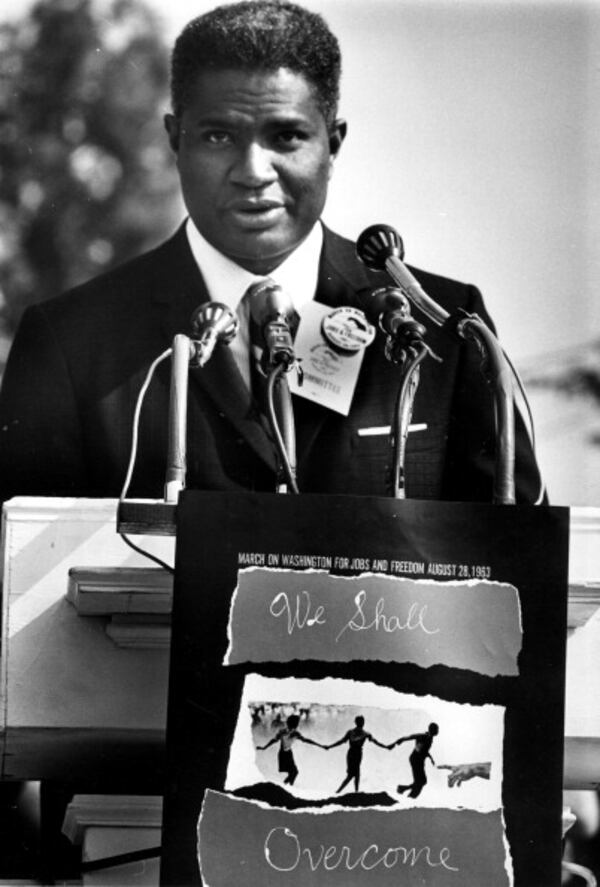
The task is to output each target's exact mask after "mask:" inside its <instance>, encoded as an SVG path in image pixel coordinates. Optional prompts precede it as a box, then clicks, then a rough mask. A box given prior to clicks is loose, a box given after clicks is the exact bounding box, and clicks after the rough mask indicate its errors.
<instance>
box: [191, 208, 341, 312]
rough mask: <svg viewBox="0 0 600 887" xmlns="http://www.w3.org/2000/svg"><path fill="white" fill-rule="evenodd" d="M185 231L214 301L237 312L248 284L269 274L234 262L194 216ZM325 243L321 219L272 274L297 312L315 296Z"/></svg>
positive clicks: (270, 275) (271, 276)
mask: <svg viewBox="0 0 600 887" xmlns="http://www.w3.org/2000/svg"><path fill="white" fill-rule="evenodd" d="M185 230H186V234H187V238H188V242H189V245H190V249H191V251H192V255H193V256H194V259H195V261H196V264H197V265H198V267H199V269H200V272H201V274H202V276H203V278H204V282H205V284H206V288H207V290H208V294H209V296H210V298H211V300H212V301H214V302H224V303H225V304H226V305H227V306H228V307H229V308H231V309H232V311H235V309H236V308H237V305H238V303H239V301H240V299H241V298H242V296H243V295H244V293H245V292H246V290H247V289H248V287H249V286H250V285H251V284H253V283H256V281H257V280H264V279H265V277H266V276H267V275H264V274H263V275H257V274H252V273H251V272H250V271H246V269H245V268H242V267H241V266H240V265H237V264H236V263H235V262H232V260H231V259H228V258H227V256H224V255H223V254H222V253H220V252H219V251H218V250H217V249H215V247H214V246H212V245H211V244H210V243H209V242H208V241H207V240H206V238H205V237H203V236H202V234H200V232H199V231H198V229H197V227H196V225H195V224H194V222H193V221H192V219H191V218H188V220H187V223H186V229H185ZM322 245H323V229H322V226H321V224H320V223H319V222H317V223H316V224H315V225H314V226H313V228H312V230H311V231H310V233H309V234H308V236H307V237H306V238H305V239H304V240H303V241H302V243H301V244H300V245H299V246H297V247H296V249H295V250H294V252H293V253H292V254H291V255H289V256H288V257H287V259H285V261H284V262H282V263H281V265H279V267H278V268H275V270H274V271H272V272H271V274H269V275H268V277H270V278H271V279H272V280H274V281H275V283H277V284H279V286H280V287H281V288H282V290H283V291H284V292H285V293H286V294H287V295H288V296H289V298H290V299H291V300H292V303H293V305H294V308H295V309H296V311H299V309H300V308H301V307H302V305H304V304H306V303H307V302H310V301H311V300H312V299H313V298H314V295H315V292H316V289H317V280H318V276H319V260H320V257H321V248H322Z"/></svg>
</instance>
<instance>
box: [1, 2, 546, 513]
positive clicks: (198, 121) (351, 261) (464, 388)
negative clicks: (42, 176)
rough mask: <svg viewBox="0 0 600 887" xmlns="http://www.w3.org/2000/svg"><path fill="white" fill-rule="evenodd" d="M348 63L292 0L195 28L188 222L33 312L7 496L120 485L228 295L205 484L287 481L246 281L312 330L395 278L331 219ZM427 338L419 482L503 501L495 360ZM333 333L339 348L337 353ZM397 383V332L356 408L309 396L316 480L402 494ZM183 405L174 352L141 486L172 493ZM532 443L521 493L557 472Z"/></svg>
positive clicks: (134, 490) (199, 440) (190, 54)
mask: <svg viewBox="0 0 600 887" xmlns="http://www.w3.org/2000/svg"><path fill="white" fill-rule="evenodd" d="M340 69H341V63H340V52H339V47H338V43H337V40H336V38H335V37H334V36H333V35H332V34H331V32H330V31H329V29H328V28H327V26H326V24H325V23H324V21H323V20H322V18H321V17H320V16H319V15H315V14H313V13H311V12H308V11H307V10H305V9H303V8H301V7H299V6H296V5H294V4H291V3H283V2H277V0H257V2H243V3H236V4H232V5H225V6H222V7H219V8H217V9H215V10H213V11H212V12H209V13H207V14H206V15H203V16H201V17H199V18H197V19H195V20H194V21H192V22H190V23H189V24H188V25H187V27H186V28H185V29H184V30H183V32H182V34H181V35H180V36H179V38H178V40H177V42H176V44H175V48H174V52H173V58H172V113H170V114H168V115H166V117H165V126H166V130H167V134H168V138H169V142H170V145H171V147H172V149H173V152H174V155H175V158H176V162H177V166H178V170H179V174H180V179H181V188H182V193H183V197H184V201H185V204H186V207H187V211H188V213H189V218H188V219H187V220H186V221H185V222H184V223H183V225H182V226H181V228H180V229H179V230H178V231H177V232H176V233H175V235H174V236H173V237H172V238H171V239H170V240H168V241H167V242H166V243H164V244H162V245H161V246H159V247H158V248H156V249H154V250H152V251H151V252H149V253H147V254H145V255H142V256H140V257H139V258H137V259H135V260H134V261H132V262H129V263H127V264H125V265H123V266H121V267H120V268H117V269H116V270H114V271H112V272H110V273H108V274H105V275H103V276H101V277H98V278H95V279H94V280H91V281H90V282H88V283H86V284H84V285H82V286H80V287H77V288H76V289H74V290H72V291H70V292H68V293H66V294H64V295H62V296H59V297H58V298H56V299H54V300H50V301H49V302H46V303H43V304H41V305H37V306H34V307H32V308H30V309H29V310H28V311H27V312H26V313H25V315H24V317H23V321H22V324H21V327H20V329H19V331H18V333H17V336H16V338H15V341H14V344H13V348H12V352H11V355H10V358H9V362H8V366H7V369H6V375H5V379H4V385H3V389H2V393H1V398H0V484H1V487H0V495H1V497H2V498H3V499H6V498H8V497H9V496H12V495H15V494H20V495H74V496H116V495H118V494H119V491H120V489H121V486H122V484H123V479H124V477H125V473H126V468H127V463H128V459H129V450H130V441H131V431H132V424H133V415H134V409H135V403H136V399H137V396H138V393H139V390H140V387H141V385H142V383H143V380H144V377H145V375H146V373H147V370H148V367H149V366H150V365H151V364H152V362H153V361H154V360H155V359H156V358H157V356H158V355H160V354H161V353H162V352H164V351H165V349H167V348H169V347H170V345H171V343H172V341H173V337H174V335H175V334H177V333H185V334H189V332H190V317H191V315H192V314H193V312H194V311H195V309H197V308H198V306H200V305H202V304H203V303H205V302H207V301H209V300H212V301H216V302H221V303H225V304H226V305H228V306H229V307H230V308H231V310H232V311H234V312H236V313H237V315H238V318H239V321H240V325H239V331H238V334H237V336H236V338H235V339H234V341H233V342H232V343H231V345H226V344H224V343H220V344H219V345H217V347H216V348H215V351H214V354H213V356H212V358H211V360H210V361H209V362H208V363H207V365H206V366H205V367H203V368H196V369H191V371H190V374H191V378H190V389H189V406H188V454H187V461H188V472H187V486H188V487H191V488H197V489H216V490H261V491H273V490H274V489H275V484H276V478H277V455H276V451H275V447H274V444H273V441H272V439H271V436H270V433H269V430H268V427H267V425H266V423H265V422H264V417H263V416H261V408H260V404H259V400H258V397H257V392H256V389H255V387H254V386H253V372H252V349H251V337H252V333H251V326H252V324H251V318H250V314H251V305H250V304H249V298H248V297H247V296H246V294H247V293H248V291H249V290H250V291H251V292H252V291H253V290H252V287H253V286H255V285H256V284H257V283H259V282H261V281H264V280H265V278H269V279H271V280H273V281H274V282H275V283H276V284H277V285H278V286H280V287H281V290H282V291H283V292H284V293H285V294H286V298H289V299H290V300H291V302H292V303H293V306H294V310H295V312H296V313H297V315H298V316H299V318H300V326H299V328H298V336H301V335H304V334H303V333H302V330H303V328H304V330H306V328H307V324H308V320H307V317H308V316H309V315H311V312H312V310H313V307H314V304H315V303H317V304H318V305H319V306H322V312H324V314H325V315H326V316H331V315H335V312H336V311H337V310H338V309H344V310H345V311H348V310H350V309H352V311H354V312H356V311H357V310H358V309H360V308H361V306H362V304H363V302H362V301H361V294H362V293H363V292H364V291H365V290H372V289H373V288H375V287H379V286H382V285H385V284H386V283H387V282H388V280H387V277H386V275H385V274H382V273H380V272H374V271H370V270H369V269H367V268H366V267H365V266H364V265H363V264H361V262H360V261H359V260H358V258H357V257H356V252H355V247H354V244H353V243H351V242H349V241H348V240H345V239H343V238H341V237H339V236H338V235H336V234H334V233H333V232H331V231H329V230H328V229H327V228H326V227H325V226H324V225H323V224H322V223H321V221H320V217H321V213H322V211H323V207H324V204H325V200H326V196H327V189H328V183H329V180H330V178H331V175H332V173H333V170H334V166H335V161H336V158H337V156H338V154H339V151H340V149H341V147H342V144H343V141H344V138H345V136H346V128H347V127H346V123H345V121H343V120H341V119H339V118H338V116H337V104H338V96H339V79H340ZM365 174H368V164H367V163H366V162H365ZM349 199H351V195H349ZM371 221H373V220H365V223H366V224H368V223H370V222H371ZM412 270H413V273H414V275H415V276H416V277H417V279H418V280H419V282H420V283H421V285H422V286H423V288H424V289H425V290H426V292H427V293H429V294H430V295H431V296H432V298H434V299H435V300H436V301H437V302H438V303H439V304H440V305H441V306H442V307H443V308H444V309H445V310H446V311H448V312H450V313H455V312H456V311H457V310H460V309H462V310H465V311H468V312H475V313H477V314H478V315H479V316H480V317H481V318H483V319H484V320H485V321H486V322H487V323H488V324H490V325H491V321H490V319H489V316H488V315H487V312H486V310H485V308H484V306H483V302H482V299H481V296H480V294H479V292H478V290H477V289H476V288H474V287H473V286H470V285H464V284H461V283H457V282H454V281H450V280H447V279H444V278H441V277H438V276H434V275H432V274H429V273H426V272H422V271H419V270H417V269H412ZM319 310H321V309H319ZM343 314H344V311H342V315H343ZM311 316H312V315H311ZM418 319H419V320H423V318H421V317H419V318H418ZM303 325H304V327H303ZM319 330H320V328H319V329H317V330H316V332H315V333H314V336H315V337H317V338H318V336H319V335H321V333H320V332H319ZM427 342H428V344H429V346H430V347H431V348H432V350H433V351H434V352H435V353H436V354H437V355H438V356H439V357H440V358H441V359H442V362H441V363H438V362H436V361H434V360H427V361H425V363H424V364H423V365H422V369H421V381H420V387H419V389H418V392H417V396H416V401H415V406H414V414H413V422H414V424H415V426H416V427H418V428H419V429H420V430H418V431H416V430H415V431H414V433H411V434H410V435H409V440H408V447H407V454H406V493H407V496H408V497H412V498H415V497H417V498H430V499H442V498H443V499H452V500H465V501H466V500H480V501H491V500H492V488H493V474H494V444H495V440H494V438H495V429H494V415H493V405H492V399H491V397H490V392H489V390H488V388H487V385H486V382H485V380H484V378H483V376H482V374H481V371H480V367H479V362H480V359H479V356H478V354H477V353H476V349H473V347H472V346H469V345H465V344H461V343H460V342H459V341H458V340H457V341H456V342H455V341H453V340H452V339H451V338H446V337H444V336H443V335H442V334H441V333H440V332H439V331H438V330H437V329H435V328H432V329H428V332H427ZM321 344H322V345H323V343H321ZM331 344H332V343H331V342H329V343H328V342H327V341H325V340H324V345H323V347H324V349H325V351H327V349H329V352H328V353H329V354H330V356H331V355H332V354H333V356H334V357H335V353H336V352H335V348H331V347H330V346H331ZM318 345H319V343H318V342H316V344H315V348H317V346H318ZM331 359H333V358H331ZM323 368H324V372H325V371H327V369H328V366H327V363H326V362H325V363H323ZM397 388H398V368H397V366H395V365H394V364H392V363H390V362H388V361H387V360H386V357H385V355H384V349H383V335H382V334H381V333H378V334H377V337H376V339H375V341H374V342H372V343H371V344H370V345H368V347H366V348H365V349H364V355H363V359H362V363H361V365H360V370H359V372H358V373H357V375H356V378H355V379H353V380H352V383H351V384H350V386H349V390H348V391H346V395H347V399H348V401H349V405H348V407H347V409H339V408H338V407H337V405H336V404H335V403H333V404H331V403H329V402H328V403H325V402H324V401H323V400H320V399H319V398H318V397H313V398H311V397H307V396H294V398H293V401H294V415H295V424H296V430H297V453H298V486H299V489H300V491H301V492H320V493H350V494H369V495H387V494H388V493H389V490H390V462H391V459H390V445H389V438H388V435H387V434H386V433H385V429H386V426H389V425H390V420H391V417H392V415H393V410H394V402H395V399H396V395H397ZM168 402H169V369H168V364H166V363H164V364H163V365H162V366H161V367H160V369H159V371H158V373H157V375H156V377H155V379H154V380H153V382H152V384H151V386H150V388H149V392H148V396H147V398H146V401H145V404H144V407H143V410H142V413H141V419H140V430H139V452H138V459H137V463H136V469H135V472H134V475H133V478H132V484H131V488H130V495H131V496H135V497H145V498H160V497H162V490H163V484H164V478H165V460H166V452H167V438H168V428H167V417H168ZM346 413H347V415H346ZM516 438H517V442H516V490H517V501H526V502H527V501H529V502H532V501H535V500H536V498H537V497H538V493H539V486H540V480H539V475H538V471H537V467H536V465H535V459H534V457H533V454H532V452H531V448H530V446H529V442H528V439H527V435H526V433H525V431H524V428H523V426H522V423H521V422H520V420H519V418H518V417H517V435H516Z"/></svg>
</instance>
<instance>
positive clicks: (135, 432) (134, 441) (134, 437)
mask: <svg viewBox="0 0 600 887" xmlns="http://www.w3.org/2000/svg"><path fill="white" fill-rule="evenodd" d="M172 353H173V349H172V348H167V350H166V351H163V353H162V354H159V356H158V357H157V358H156V359H155V360H154V361H153V362H152V363H151V364H150V367H149V369H148V372H147V373H146V377H145V379H144V382H143V384H142V387H141V388H140V391H139V394H138V396H137V400H136V403H135V410H134V412H133V429H132V432H131V447H130V451H129V464H128V466H127V473H126V475H125V480H124V482H123V488H122V489H121V494H120V496H119V503H118V505H119V506H120V505H121V504H122V503H123V502H124V500H125V497H126V496H127V493H128V491H129V485H130V484H131V478H132V476H133V470H134V468H135V463H136V461H137V451H138V442H139V424H140V414H141V412H142V406H143V403H144V398H145V397H146V392H147V391H148V388H149V387H150V383H151V381H152V379H153V377H154V373H155V371H156V369H157V367H158V366H159V365H160V364H161V363H162V362H163V361H164V360H166V359H167V358H168V357H170V356H171V354H172ZM119 536H120V537H121V539H122V540H123V542H124V543H125V544H126V545H128V546H129V547H130V548H132V549H133V551H136V552H137V553H138V554H141V555H142V557H145V558H147V559H148V560H151V561H153V562H154V563H155V564H158V566H159V567H161V568H162V569H163V570H166V571H167V573H170V574H171V575H172V576H174V575H175V569H174V567H172V566H170V564H168V563H167V562H166V561H163V560H162V558H160V557H158V555H156V554H152V552H150V551H146V550H145V549H143V548H140V547H139V545H136V544H135V542H132V541H131V539H130V538H129V536H127V534H126V533H119Z"/></svg>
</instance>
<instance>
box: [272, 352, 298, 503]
mask: <svg viewBox="0 0 600 887" xmlns="http://www.w3.org/2000/svg"><path fill="white" fill-rule="evenodd" d="M286 371H287V370H286V366H285V364H283V363H280V364H278V365H277V366H275V367H274V368H273V369H272V370H271V371H270V372H269V375H268V377H267V406H268V418H269V424H270V426H271V431H272V433H273V437H274V438H275V443H276V445H277V451H278V453H279V465H278V471H277V485H276V488H275V491H276V492H277V493H288V492H292V493H298V484H297V480H296V425H295V422H294V410H293V406H292V395H291V392H290V386H289V384H288V380H287V378H286V375H285V374H286Z"/></svg>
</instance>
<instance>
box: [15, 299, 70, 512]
mask: <svg viewBox="0 0 600 887" xmlns="http://www.w3.org/2000/svg"><path fill="white" fill-rule="evenodd" d="M85 487H86V470H85V462H84V456H83V448H82V435H81V428H80V422H79V416H78V410H77V404H76V399H75V393H74V389H73V385H72V381H71V378H70V374H69V369H68V366H67V363H66V361H65V357H64V354H63V352H62V350H61V348H60V346H59V343H58V341H57V339H56V336H55V334H54V331H53V329H52V327H51V325H50V323H49V321H48V319H47V316H46V313H45V311H44V309H43V306H33V307H31V308H29V309H28V310H27V311H26V312H25V314H24V315H23V319H22V321H21V324H20V326H19V329H18V331H17V334H16V336H15V340H14V342H13V345H12V348H11V352H10V355H9V359H8V363H7V366H6V371H5V374H4V379H3V383H2V390H1V392H0V500H6V499H8V498H10V497H11V496H16V495H27V496H69V495H75V494H77V495H81V494H82V490H84V489H85Z"/></svg>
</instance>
